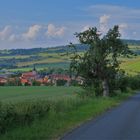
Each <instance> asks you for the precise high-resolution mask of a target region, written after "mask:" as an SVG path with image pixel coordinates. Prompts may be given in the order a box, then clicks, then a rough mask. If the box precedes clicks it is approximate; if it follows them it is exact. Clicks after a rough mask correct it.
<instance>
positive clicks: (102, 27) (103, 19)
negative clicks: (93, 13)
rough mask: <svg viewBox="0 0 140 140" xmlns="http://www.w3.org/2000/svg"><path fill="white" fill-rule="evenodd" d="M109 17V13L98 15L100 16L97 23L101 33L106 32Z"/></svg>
mask: <svg viewBox="0 0 140 140" xmlns="http://www.w3.org/2000/svg"><path fill="white" fill-rule="evenodd" d="M109 19H110V15H103V16H100V18H99V24H100V31H101V32H102V33H105V32H107V30H108V21H109Z"/></svg>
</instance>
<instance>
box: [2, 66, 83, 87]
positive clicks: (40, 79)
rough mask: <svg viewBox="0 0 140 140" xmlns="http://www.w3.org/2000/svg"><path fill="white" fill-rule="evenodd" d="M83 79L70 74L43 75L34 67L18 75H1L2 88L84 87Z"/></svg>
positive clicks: (12, 73)
mask: <svg viewBox="0 0 140 140" xmlns="http://www.w3.org/2000/svg"><path fill="white" fill-rule="evenodd" d="M82 84H83V80H82V78H81V77H76V78H75V77H74V76H72V77H71V76H70V75H68V74H46V75H41V74H40V73H39V72H38V71H37V70H36V68H35V67H34V68H33V70H32V71H28V72H23V73H20V74H19V73H16V72H5V73H3V74H0V86H70V85H82Z"/></svg>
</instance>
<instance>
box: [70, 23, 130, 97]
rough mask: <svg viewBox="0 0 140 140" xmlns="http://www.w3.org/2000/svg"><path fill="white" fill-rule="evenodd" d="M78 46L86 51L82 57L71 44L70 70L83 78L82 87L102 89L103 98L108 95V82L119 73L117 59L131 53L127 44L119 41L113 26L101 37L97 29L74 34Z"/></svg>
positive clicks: (117, 33)
mask: <svg viewBox="0 0 140 140" xmlns="http://www.w3.org/2000/svg"><path fill="white" fill-rule="evenodd" d="M76 37H77V38H78V40H79V42H80V44H85V45H86V46H87V47H88V49H87V51H85V52H84V54H83V55H80V54H79V53H78V52H77V49H76V46H75V45H73V44H72V43H71V44H70V48H73V49H74V51H73V56H72V57H71V59H72V60H71V65H70V69H71V71H72V72H75V73H77V75H80V76H82V77H83V78H84V85H85V86H89V85H90V86H91V85H94V87H95V89H98V88H99V87H102V91H103V96H108V95H109V81H110V80H111V79H113V78H115V76H116V74H117V72H118V71H119V63H120V62H119V60H118V57H119V56H121V55H127V56H128V55H129V54H130V53H131V51H130V50H129V48H128V45H127V44H124V43H123V42H122V40H121V39H120V37H121V34H120V33H119V26H117V25H116V26H114V27H113V28H112V29H110V30H109V31H108V32H107V34H106V35H104V36H103V35H102V34H101V33H100V32H99V31H98V30H97V28H96V27H95V28H89V29H88V30H86V31H84V32H82V33H76Z"/></svg>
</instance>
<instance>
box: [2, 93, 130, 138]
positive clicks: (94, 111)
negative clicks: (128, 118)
mask: <svg viewBox="0 0 140 140" xmlns="http://www.w3.org/2000/svg"><path fill="white" fill-rule="evenodd" d="M131 95H133V92H132V91H129V92H127V93H123V94H120V93H119V94H118V95H117V96H115V97H108V98H103V97H98V98H97V97H94V98H85V99H81V98H79V97H77V98H74V99H68V100H66V99H62V100H59V101H58V102H57V101H56V102H53V103H52V106H51V109H50V111H49V112H48V113H47V114H46V115H44V116H43V117H42V118H40V119H36V120H34V121H33V122H32V123H31V124H30V125H23V126H17V128H14V129H11V130H10V131H7V133H5V134H4V135H1V140H9V139H10V140H23V139H24V140H33V139H34V140H39V139H41V140H47V139H48V140H51V139H52V140H54V139H59V138H60V137H62V136H63V135H64V133H66V132H68V131H70V130H72V129H73V128H75V127H77V126H79V125H81V124H82V123H85V122H87V121H88V120H91V119H93V118H95V117H97V116H98V115H100V114H102V113H103V112H105V111H107V110H108V109H111V108H112V107H115V106H117V105H119V104H120V103H121V102H122V101H124V100H126V99H127V98H128V97H130V96H131ZM26 105H27V104H26Z"/></svg>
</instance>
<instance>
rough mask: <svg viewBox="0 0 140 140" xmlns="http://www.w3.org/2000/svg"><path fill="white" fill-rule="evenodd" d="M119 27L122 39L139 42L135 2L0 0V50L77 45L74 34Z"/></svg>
mask: <svg viewBox="0 0 140 140" xmlns="http://www.w3.org/2000/svg"><path fill="white" fill-rule="evenodd" d="M114 25H119V29H120V32H121V34H122V38H124V39H137V40H139V39H140V1H139V0H117V1H113V0H0V49H16V48H36V47H53V46H59V45H67V44H69V43H70V42H73V43H78V41H77V39H76V37H75V35H74V33H75V32H82V31H85V30H87V29H88V28H89V27H97V28H98V30H99V31H100V32H102V33H103V34H105V33H106V32H107V31H108V29H109V28H112V27H113V26H114Z"/></svg>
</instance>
